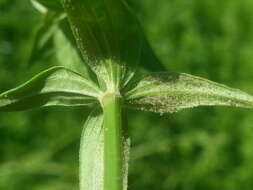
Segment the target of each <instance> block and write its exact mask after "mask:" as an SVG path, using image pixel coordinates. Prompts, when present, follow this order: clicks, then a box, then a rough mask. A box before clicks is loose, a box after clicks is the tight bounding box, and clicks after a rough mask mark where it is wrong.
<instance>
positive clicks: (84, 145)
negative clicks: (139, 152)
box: [79, 109, 130, 190]
mask: <svg viewBox="0 0 253 190" xmlns="http://www.w3.org/2000/svg"><path fill="white" fill-rule="evenodd" d="M123 144H124V150H123V155H124V157H123V179H124V180H123V183H124V184H123V189H124V190H127V177H128V161H129V150H130V140H129V139H127V138H123ZM79 160H80V171H79V172H80V174H79V175H80V190H103V189H104V184H103V182H104V133H103V113H102V111H101V110H98V109H97V110H94V111H93V112H92V113H91V114H90V116H89V117H88V119H87V120H86V122H85V124H84V128H83V132H82V137H81V145H80V154H79Z"/></svg>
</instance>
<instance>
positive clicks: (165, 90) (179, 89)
mask: <svg viewBox="0 0 253 190" xmlns="http://www.w3.org/2000/svg"><path fill="white" fill-rule="evenodd" d="M133 86H134V87H133V88H132V89H131V90H130V91H128V92H127V93H126V94H125V97H126V100H127V101H126V103H127V104H128V105H129V106H130V107H132V108H136V109H141V110H146V111H152V112H158V113H161V114H162V113H167V112H169V113H173V112H177V111H179V110H181V109H184V108H193V107H197V106H214V105H217V106H235V107H244V108H252V107H253V97H252V96H250V95H249V94H247V93H245V92H242V91H240V90H237V89H233V88H229V87H227V86H225V85H222V84H218V83H215V82H212V81H209V80H206V79H203V78H200V77H195V76H192V75H189V74H168V73H157V74H152V75H150V76H147V77H145V78H143V79H141V80H139V81H137V82H135V83H134V84H133Z"/></svg>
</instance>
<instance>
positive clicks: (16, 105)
mask: <svg viewBox="0 0 253 190" xmlns="http://www.w3.org/2000/svg"><path fill="white" fill-rule="evenodd" d="M100 93H101V91H100V90H99V88H98V87H97V86H96V84H95V83H93V82H91V81H89V80H87V79H85V78H83V77H82V76H81V75H79V74H77V73H75V72H72V71H71V70H69V69H66V68H64V67H53V68H51V69H48V70H46V71H43V72H41V73H40V74H38V75H36V76H35V77H34V78H32V79H31V80H29V81H28V82H26V83H24V84H23V85H21V86H19V87H17V88H14V89H12V90H9V91H7V92H5V93H3V94H0V111H18V110H25V109H31V108H34V107H41V106H52V105H54V106H55V105H60V106H81V105H82V106H83V105H90V104H93V103H94V102H95V101H97V97H98V96H100Z"/></svg>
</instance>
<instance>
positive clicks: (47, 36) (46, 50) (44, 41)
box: [28, 11, 65, 66]
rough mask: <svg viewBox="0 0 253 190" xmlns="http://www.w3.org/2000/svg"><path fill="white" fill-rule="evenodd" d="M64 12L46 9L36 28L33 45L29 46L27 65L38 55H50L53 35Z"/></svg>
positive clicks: (33, 61) (31, 63)
mask: <svg viewBox="0 0 253 190" xmlns="http://www.w3.org/2000/svg"><path fill="white" fill-rule="evenodd" d="M64 17H65V16H64V14H59V13H54V12H51V11H48V12H47V13H46V14H45V15H44V18H43V20H42V23H40V24H39V26H38V28H36V31H35V34H34V39H33V45H32V48H31V54H30V57H29V60H28V65H29V66H31V65H33V64H34V63H35V61H36V60H37V59H38V58H40V57H47V56H51V55H52V54H53V51H54V47H53V43H52V42H53V35H54V34H55V32H56V30H57V25H58V23H59V21H61V20H62V19H63V18H64Z"/></svg>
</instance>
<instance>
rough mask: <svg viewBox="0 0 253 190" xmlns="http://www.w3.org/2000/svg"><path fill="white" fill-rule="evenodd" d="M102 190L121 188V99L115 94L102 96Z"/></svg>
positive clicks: (120, 189)
mask: <svg viewBox="0 0 253 190" xmlns="http://www.w3.org/2000/svg"><path fill="white" fill-rule="evenodd" d="M103 111H104V127H103V129H104V190H123V148H122V147H123V133H122V112H121V101H120V98H119V97H118V96H116V95H115V94H108V95H106V96H105V97H104V98H103Z"/></svg>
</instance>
